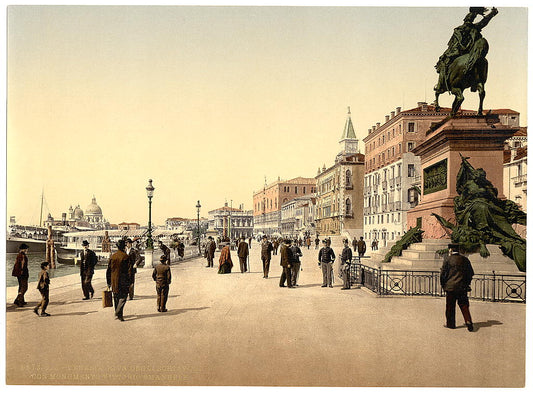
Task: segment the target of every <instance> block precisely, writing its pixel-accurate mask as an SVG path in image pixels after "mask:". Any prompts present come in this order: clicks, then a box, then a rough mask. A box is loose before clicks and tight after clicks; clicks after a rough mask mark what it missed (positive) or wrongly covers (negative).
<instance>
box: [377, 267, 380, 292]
mask: <svg viewBox="0 0 533 396" xmlns="http://www.w3.org/2000/svg"><path fill="white" fill-rule="evenodd" d="M377 281H378V290H377V291H378V296H381V266H379V267H378V279H377Z"/></svg>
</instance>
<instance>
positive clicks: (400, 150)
mask: <svg viewBox="0 0 533 396" xmlns="http://www.w3.org/2000/svg"><path fill="white" fill-rule="evenodd" d="M401 152H402V144H401V143H398V154H400V153H401Z"/></svg>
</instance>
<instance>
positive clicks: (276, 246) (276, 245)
mask: <svg viewBox="0 0 533 396" xmlns="http://www.w3.org/2000/svg"><path fill="white" fill-rule="evenodd" d="M272 247H273V248H274V250H273V252H272V254H273V255H274V256H277V255H278V248H279V239H278V238H275V239H274V242H272Z"/></svg>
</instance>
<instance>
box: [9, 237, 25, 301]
mask: <svg viewBox="0 0 533 396" xmlns="http://www.w3.org/2000/svg"><path fill="white" fill-rule="evenodd" d="M28 249H29V246H28V245H26V244H25V243H23V244H21V245H20V246H19V253H18V254H17V258H16V259H15V265H14V266H13V272H11V275H13V276H16V277H17V280H18V282H19V290H18V294H17V298H15V301H13V303H14V304H15V305H17V306H18V307H22V306H23V305H26V304H27V302H26V301H25V300H24V294H26V292H27V291H28V278H29V277H30V274H29V271H28V256H26V253H27V252H28Z"/></svg>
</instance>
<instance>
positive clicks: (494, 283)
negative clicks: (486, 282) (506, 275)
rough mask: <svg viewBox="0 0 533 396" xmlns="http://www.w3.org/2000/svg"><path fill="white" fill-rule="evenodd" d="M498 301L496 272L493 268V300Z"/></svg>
mask: <svg viewBox="0 0 533 396" xmlns="http://www.w3.org/2000/svg"><path fill="white" fill-rule="evenodd" d="M494 301H496V273H495V272H494V270H492V302H494Z"/></svg>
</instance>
